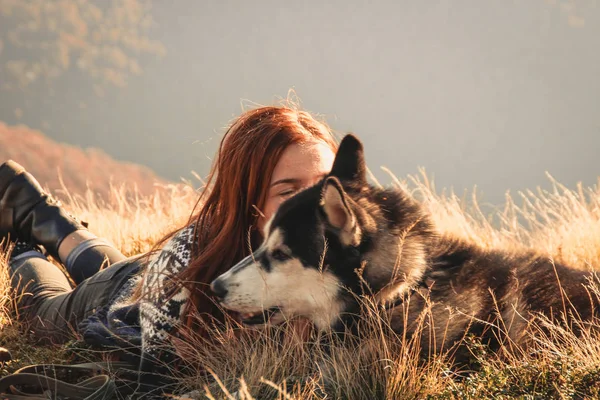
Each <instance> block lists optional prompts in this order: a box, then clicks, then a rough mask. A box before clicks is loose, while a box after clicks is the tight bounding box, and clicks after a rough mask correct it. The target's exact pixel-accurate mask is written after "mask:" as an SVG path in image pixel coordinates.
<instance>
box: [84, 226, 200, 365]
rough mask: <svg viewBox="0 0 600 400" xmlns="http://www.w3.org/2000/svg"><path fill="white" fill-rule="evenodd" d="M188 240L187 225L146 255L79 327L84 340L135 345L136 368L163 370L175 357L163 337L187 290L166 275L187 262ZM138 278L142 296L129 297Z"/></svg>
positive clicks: (175, 320) (191, 231)
mask: <svg viewBox="0 0 600 400" xmlns="http://www.w3.org/2000/svg"><path fill="white" fill-rule="evenodd" d="M193 241H194V225H193V224H192V225H189V226H187V227H185V228H183V229H182V230H180V231H179V232H178V233H177V234H175V235H174V236H173V237H172V238H171V239H170V240H169V241H168V242H167V243H166V244H165V246H164V247H163V248H162V249H161V250H160V251H158V252H157V253H156V254H154V255H152V257H151V258H150V261H149V262H148V264H147V265H146V266H145V267H142V273H136V274H132V276H131V278H130V279H129V280H128V281H127V283H126V284H125V285H123V287H122V288H121V289H120V290H119V293H118V295H117V296H115V298H113V299H112V300H111V301H110V302H109V304H107V306H106V307H105V308H103V309H101V310H98V311H97V312H96V313H95V314H94V315H92V316H91V317H89V318H87V319H86V320H84V321H83V322H82V323H81V324H80V325H79V332H80V333H81V334H82V336H83V339H84V341H85V342H87V343H88V344H91V345H95V346H100V347H103V348H128V347H129V348H131V347H132V346H133V347H134V348H138V350H139V349H140V348H141V360H140V370H141V371H145V372H157V373H160V372H166V370H167V368H166V366H167V365H168V364H169V363H171V362H172V361H173V359H175V358H176V356H175V352H174V349H173V348H172V347H171V346H170V342H169V340H168V337H169V335H170V334H171V333H172V332H173V329H174V328H175V327H176V326H177V324H179V322H180V321H181V316H182V314H183V312H184V308H185V307H184V305H185V303H186V302H187V300H188V297H189V294H190V293H189V291H188V290H187V289H185V288H182V287H178V286H175V285H173V281H172V280H171V279H170V277H172V276H175V275H177V274H178V273H179V272H181V271H182V270H183V269H184V268H186V267H187V266H188V264H189V263H190V260H191V256H192V247H193ZM140 279H143V283H142V296H141V298H140V299H139V300H138V301H132V300H131V297H132V293H133V290H134V288H135V287H136V286H137V285H138V284H139V282H140Z"/></svg>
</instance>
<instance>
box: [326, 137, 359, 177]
mask: <svg viewBox="0 0 600 400" xmlns="http://www.w3.org/2000/svg"><path fill="white" fill-rule="evenodd" d="M329 175H330V176H335V177H337V178H339V179H340V180H343V181H355V182H357V183H362V184H366V183H367V167H366V165H365V155H364V150H363V145H362V143H361V141H360V140H359V139H358V138H357V137H356V136H354V135H352V134H348V135H346V136H344V138H343V139H342V141H341V143H340V147H339V148H338V151H337V154H336V156H335V160H334V161H333V167H332V168H331V172H330V173H329Z"/></svg>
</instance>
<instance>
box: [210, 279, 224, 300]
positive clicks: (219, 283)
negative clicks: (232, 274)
mask: <svg viewBox="0 0 600 400" xmlns="http://www.w3.org/2000/svg"><path fill="white" fill-rule="evenodd" d="M210 289H211V290H212V292H213V293H214V294H215V296H217V297H218V298H219V299H221V300H222V299H224V298H225V296H227V288H226V287H225V283H224V282H223V280H222V279H215V280H214V281H213V282H212V283H211V284H210Z"/></svg>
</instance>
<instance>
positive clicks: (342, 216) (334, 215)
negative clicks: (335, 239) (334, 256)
mask: <svg viewBox="0 0 600 400" xmlns="http://www.w3.org/2000/svg"><path fill="white" fill-rule="evenodd" d="M321 208H322V210H323V212H324V213H325V216H326V218H327V222H329V224H330V225H331V226H332V227H334V228H336V229H337V230H338V231H339V236H340V241H341V242H342V244H343V245H345V246H358V244H359V243H360V237H361V231H360V228H359V227H358V224H357V221H356V216H355V215H354V212H352V210H351V209H350V207H349V206H348V197H347V196H346V193H345V192H344V188H343V187H342V184H341V183H340V181H339V180H338V179H337V178H336V177H332V176H330V177H329V178H327V179H326V180H325V183H324V184H323V190H322V191H321Z"/></svg>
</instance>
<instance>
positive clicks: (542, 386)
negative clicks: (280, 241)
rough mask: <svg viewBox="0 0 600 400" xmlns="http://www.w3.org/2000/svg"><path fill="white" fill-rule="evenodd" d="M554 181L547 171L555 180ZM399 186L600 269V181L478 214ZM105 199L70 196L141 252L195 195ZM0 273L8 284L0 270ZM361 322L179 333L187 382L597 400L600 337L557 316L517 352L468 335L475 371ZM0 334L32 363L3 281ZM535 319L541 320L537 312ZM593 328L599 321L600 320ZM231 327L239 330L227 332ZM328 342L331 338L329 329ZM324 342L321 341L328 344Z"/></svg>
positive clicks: (507, 243)
mask: <svg viewBox="0 0 600 400" xmlns="http://www.w3.org/2000/svg"><path fill="white" fill-rule="evenodd" d="M550 179H551V178H550ZM392 181H393V183H394V184H396V185H399V186H400V187H403V188H405V189H407V190H410V191H411V192H412V193H413V194H414V195H415V196H416V197H417V198H419V199H420V200H422V201H423V204H424V205H425V207H427V208H428V209H429V210H430V211H431V213H432V214H433V216H434V219H435V220H436V221H437V223H438V226H439V227H440V229H441V230H443V231H446V232H451V233H453V234H455V235H459V236H462V237H465V238H468V239H470V240H473V241H476V242H477V243H479V244H480V245H481V246H484V247H501V248H505V249H508V250H511V249H518V248H521V247H528V248H535V249H538V250H541V251H545V252H547V253H549V254H550V256H551V257H553V258H554V259H556V260H557V261H562V262H565V263H568V264H570V265H573V266H575V267H577V268H581V269H595V270H599V269H600V189H599V187H598V186H596V187H592V188H583V187H578V188H577V189H576V190H569V189H567V188H565V187H563V186H561V185H560V184H559V183H557V182H555V181H554V180H552V179H551V182H552V190H550V191H548V192H545V191H532V192H527V193H522V194H519V195H518V196H517V198H516V199H515V198H513V197H510V196H507V200H506V204H505V205H504V207H503V208H500V209H498V210H497V211H495V212H493V213H491V214H490V215H485V214H484V213H483V212H482V211H481V209H480V208H479V207H478V205H477V201H476V199H475V198H474V197H473V198H470V199H469V201H467V200H465V199H464V198H460V197H458V196H456V195H454V194H452V193H449V194H447V193H445V192H442V193H436V190H435V188H434V187H433V184H432V183H431V182H429V181H428V180H427V177H426V176H425V174H423V175H422V176H420V177H411V178H409V179H408V180H407V181H399V180H397V179H396V178H395V177H393V176H392ZM111 193H112V196H111V199H110V200H108V201H107V202H102V203H101V202H99V201H98V200H97V199H95V198H94V197H93V196H91V195H90V196H88V197H80V198H67V199H66V201H65V203H66V204H67V206H68V208H69V210H70V211H71V212H72V213H73V214H75V215H78V216H80V217H81V218H83V219H84V220H87V221H89V222H90V228H91V229H92V230H93V231H94V232H96V233H97V234H99V235H100V236H104V237H106V238H107V239H109V240H111V241H112V242H113V243H114V244H115V245H116V246H117V247H120V248H121V249H122V250H123V252H124V253H126V254H133V253H137V252H140V251H145V250H147V249H148V248H149V247H150V246H151V245H152V243H153V241H155V240H157V239H158V238H160V237H161V235H162V234H164V233H165V232H167V231H169V230H170V229H172V228H174V227H176V226H178V225H180V224H181V223H183V222H184V221H185V218H186V217H187V216H188V215H189V211H190V210H191V207H192V206H193V202H194V200H195V199H194V193H193V191H192V190H191V189H189V188H185V187H173V188H172V191H171V192H170V194H168V195H164V194H157V195H155V196H150V197H137V198H135V199H131V198H126V197H125V196H123V195H122V193H123V192H122V191H120V190H119V189H117V188H113V190H112V192H111ZM3 282H6V280H5V279H4V280H3ZM365 301H366V302H367V303H366V306H367V307H371V309H372V314H371V317H370V318H368V319H367V321H365V322H364V326H362V329H361V330H360V331H359V334H358V335H359V336H360V345H359V346H355V345H351V344H349V343H339V342H337V341H335V340H328V338H327V335H320V336H319V335H317V334H315V333H314V332H311V333H310V334H309V335H308V339H307V338H306V335H304V336H301V335H300V334H299V332H298V327H297V324H295V323H289V324H284V325H282V326H279V327H275V328H271V329H269V330H259V331H254V330H244V329H238V328H237V327H230V328H229V329H225V330H222V329H221V330H218V329H215V332H214V335H213V342H212V343H206V342H201V341H199V340H198V339H197V338H194V337H189V338H187V339H186V341H185V342H186V343H187V346H185V349H184V350H185V351H184V354H183V355H184V356H185V357H186V359H190V360H192V361H193V362H192V365H193V366H199V365H200V366H202V368H203V369H204V373H201V371H200V369H199V370H198V373H197V374H193V376H192V377H191V378H190V377H188V378H186V379H183V380H182V384H184V385H185V386H186V387H187V388H190V389H196V392H195V395H194V397H197V398H215V399H216V398H229V399H231V398H241V399H251V398H261V399H262V398H274V399H275V398H276V399H312V398H315V399H316V398H346V399H384V398H393V399H403V398H431V399H464V398H470V399H479V398H499V399H502V398H532V399H533V398H598V397H599V396H600V337H598V334H597V333H593V332H592V331H584V334H583V335H581V336H575V335H574V334H573V333H572V332H571V331H569V330H565V329H564V328H561V327H559V326H556V325H550V327H549V329H547V330H539V332H535V330H534V332H533V333H532V335H534V337H535V339H536V343H537V345H536V346H535V348H534V350H533V351H530V352H527V353H523V352H519V351H516V350H515V351H513V350H511V349H508V348H507V349H505V351H504V354H503V355H502V356H500V355H497V354H491V353H489V352H488V351H487V349H486V348H485V347H484V346H481V345H480V344H478V343H477V341H476V340H474V339H472V338H468V339H469V340H470V342H471V345H470V346H471V349H472V353H473V357H472V366H473V367H476V369H475V370H474V371H472V372H471V373H457V372H456V371H455V370H453V369H451V368H450V364H449V362H448V360H446V359H445V358H444V356H443V355H434V356H432V357H430V359H429V360H427V361H422V360H420V359H419V357H418V355H417V354H418V350H419V349H418V347H417V345H416V344H415V342H416V341H415V340H414V338H410V337H403V336H401V335H398V334H396V333H394V332H392V331H391V329H389V324H388V321H387V319H386V318H387V317H386V316H385V315H384V314H382V313H381V312H380V310H379V309H378V308H377V306H376V305H374V304H369V300H368V299H366V300H365ZM0 306H2V310H3V311H2V312H0V323H1V324H2V326H3V327H2V330H3V331H2V339H0V345H2V344H3V345H5V346H7V347H9V348H10V349H11V351H13V353H14V355H15V356H16V357H17V358H23V357H25V358H27V357H29V358H28V360H29V361H37V360H33V359H32V356H31V354H32V353H31V352H29V353H28V351H27V349H26V346H23V347H20V348H19V349H16V350H14V347H11V345H12V344H13V343H12V340H13V338H15V336H10V335H8V333H7V332H10V331H11V329H12V330H13V331H14V328H11V326H14V325H16V324H14V322H13V321H11V320H10V317H9V315H10V314H9V312H8V311H9V310H10V293H9V292H8V289H7V288H6V287H2V288H0ZM538 324H539V325H540V326H544V324H546V325H547V321H538ZM595 325H597V327H598V328H600V325H598V324H595ZM234 332H236V334H234ZM329 339H331V338H329ZM324 341H325V342H326V343H328V345H326V346H324V345H323V343H324Z"/></svg>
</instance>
